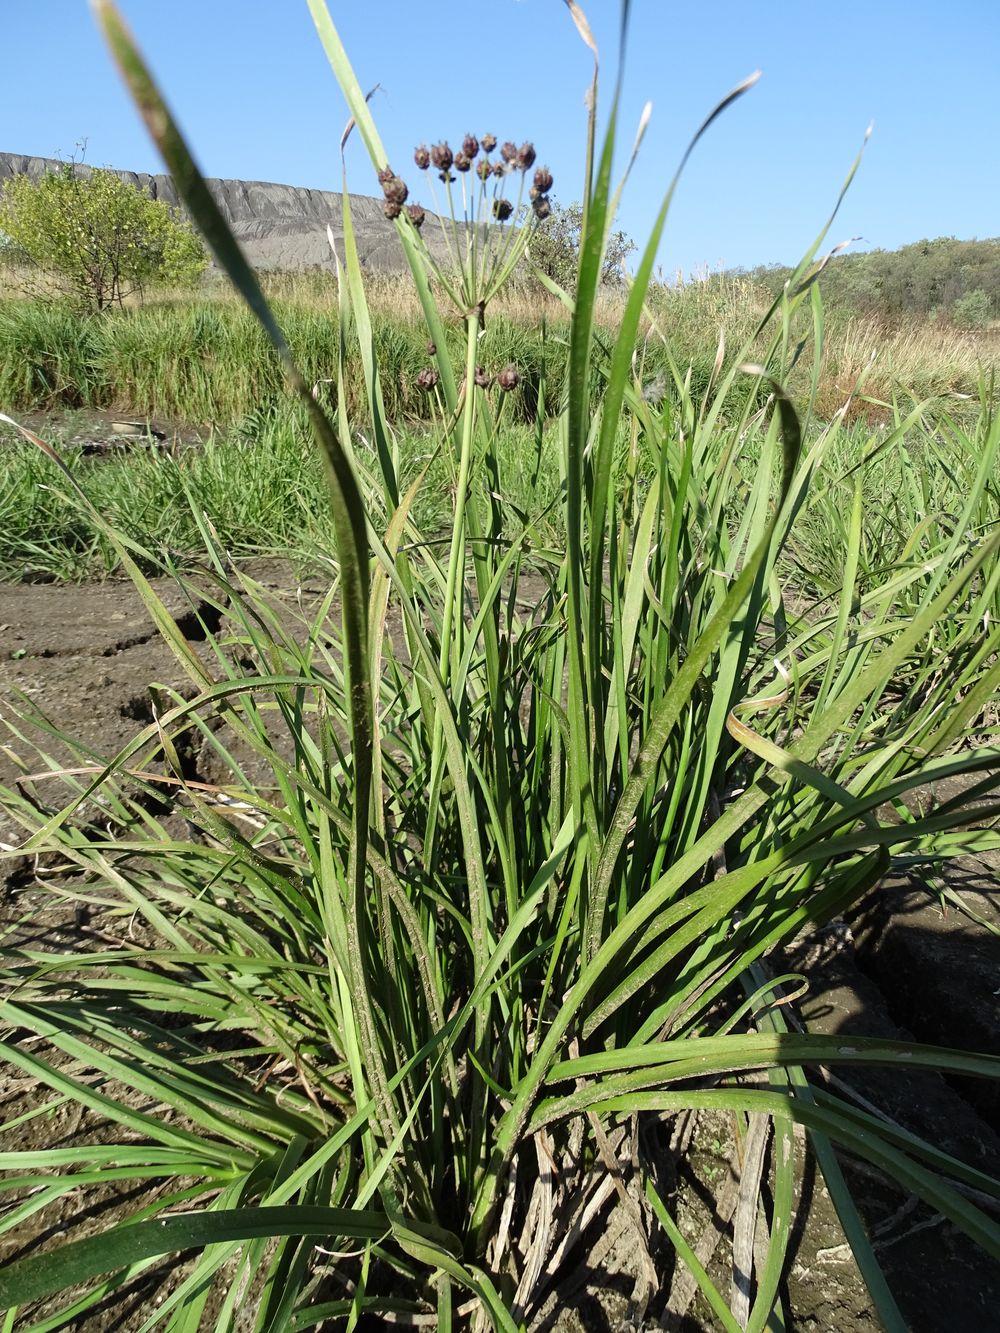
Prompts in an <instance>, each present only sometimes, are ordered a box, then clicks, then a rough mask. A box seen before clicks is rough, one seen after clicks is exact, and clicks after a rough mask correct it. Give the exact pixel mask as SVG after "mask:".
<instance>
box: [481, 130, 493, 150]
mask: <svg viewBox="0 0 1000 1333" xmlns="http://www.w3.org/2000/svg"><path fill="white" fill-rule="evenodd" d="M480 142H481V143H482V145H483V152H484V153H492V152H493V149H494V148H496V146H497V136H496V135H495V134H484V135H483V137H482V139H481V140H480Z"/></svg>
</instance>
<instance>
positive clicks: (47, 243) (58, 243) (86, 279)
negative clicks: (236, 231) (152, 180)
mask: <svg viewBox="0 0 1000 1333" xmlns="http://www.w3.org/2000/svg"><path fill="white" fill-rule="evenodd" d="M0 234H2V235H3V238H4V240H3V246H2V249H0V255H2V257H3V259H4V260H6V261H7V262H11V261H16V262H18V263H20V264H22V265H25V266H26V267H28V268H29V269H30V270H34V271H36V272H37V273H39V274H43V275H44V276H45V278H46V279H47V280H49V281H52V282H54V283H55V285H56V286H57V287H58V288H59V289H60V290H61V291H63V292H65V293H66V294H67V295H68V296H70V297H71V298H72V299H73V300H74V301H75V302H77V303H78V304H80V305H81V306H83V307H85V308H88V309H91V310H103V309H105V308H106V307H107V306H109V305H113V304H115V303H118V304H121V302H122V301H123V300H124V299H125V297H127V296H131V295H134V294H138V295H139V296H140V297H141V296H142V295H143V292H144V290H145V288H146V287H147V286H149V285H150V284H158V283H171V284H176V285H181V286H183V285H187V284H188V283H190V282H193V281H194V279H195V278H197V276H198V274H199V273H201V272H202V270H203V269H204V268H205V266H206V264H207V263H208V257H207V254H206V251H205V247H204V246H203V244H202V242H201V240H200V239H199V237H198V236H197V235H196V234H195V232H194V231H193V230H192V228H191V226H190V225H189V224H188V223H187V222H186V221H184V220H183V219H182V218H181V217H180V215H179V214H177V213H176V212H175V211H174V210H173V209H171V208H170V207H169V205H167V204H165V203H163V202H162V201H160V200H157V199H153V198H151V197H150V195H148V194H146V193H145V192H144V191H143V190H139V189H136V187H135V186H133V185H130V184H129V183H128V181H126V180H123V179H122V178H121V177H120V176H119V175H117V174H116V173H115V172H114V171H110V170H107V169H104V168H97V169H93V170H91V171H90V172H89V173H87V174H82V173H81V172H80V171H79V170H78V167H77V165H76V164H75V163H73V162H67V163H65V165H64V166H63V167H62V168H61V170H59V171H52V172H48V173H46V175H44V176H42V177H41V178H40V179H39V180H31V179H30V178H29V177H28V176H14V177H12V178H11V179H10V180H9V181H7V183H6V184H5V186H4V187H3V191H2V193H0Z"/></svg>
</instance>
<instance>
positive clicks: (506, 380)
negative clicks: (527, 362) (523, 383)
mask: <svg viewBox="0 0 1000 1333" xmlns="http://www.w3.org/2000/svg"><path fill="white" fill-rule="evenodd" d="M520 378H521V377H520V375H518V373H517V366H504V368H503V370H501V372H500V374H499V375H498V376H497V384H498V385H499V386H500V388H501V389H502V390H503V392H504V393H510V392H511V390H512V389H516V388H517V384H518V380H519V379H520Z"/></svg>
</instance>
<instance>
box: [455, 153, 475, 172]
mask: <svg viewBox="0 0 1000 1333" xmlns="http://www.w3.org/2000/svg"><path fill="white" fill-rule="evenodd" d="M471 166H472V158H471V157H469V156H467V154H466V153H465V152H464V150H460V151H459V152H457V153H456V154H455V170H456V171H468V170H469V168H470V167H471Z"/></svg>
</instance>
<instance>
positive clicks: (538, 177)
mask: <svg viewBox="0 0 1000 1333" xmlns="http://www.w3.org/2000/svg"><path fill="white" fill-rule="evenodd" d="M535 189H536V190H537V191H538V193H539V194H548V192H549V191H550V190H551V189H552V172H551V171H549V169H548V167H539V168H538V170H537V171H536V172H535Z"/></svg>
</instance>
